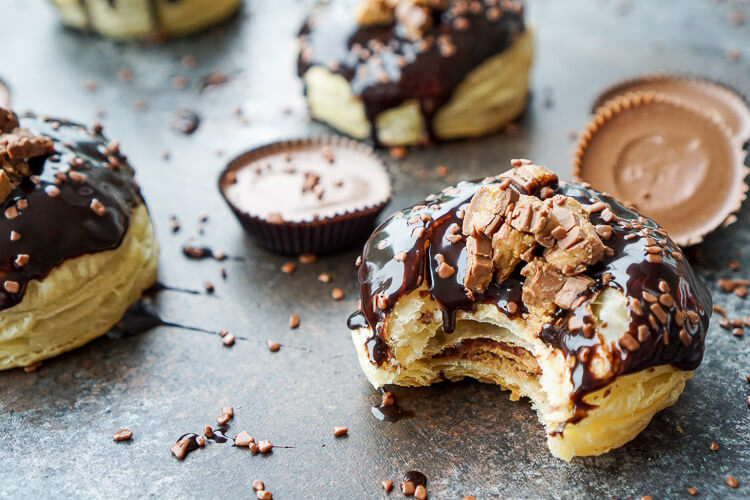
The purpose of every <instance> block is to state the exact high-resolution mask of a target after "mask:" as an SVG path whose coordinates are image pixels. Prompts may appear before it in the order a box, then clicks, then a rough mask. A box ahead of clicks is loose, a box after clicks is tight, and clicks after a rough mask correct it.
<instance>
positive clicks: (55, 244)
mask: <svg viewBox="0 0 750 500" xmlns="http://www.w3.org/2000/svg"><path fill="white" fill-rule="evenodd" d="M20 126H21V127H24V128H26V129H28V130H29V131H31V132H32V133H33V134H36V135H43V136H46V137H49V138H51V139H52V140H53V142H54V148H55V151H56V152H55V154H53V155H52V156H50V157H48V158H43V157H42V158H32V159H31V160H30V161H29V166H30V168H31V171H32V173H33V174H34V176H32V177H30V178H29V177H27V178H24V179H23V180H22V181H21V183H20V185H18V186H17V187H15V188H14V189H13V190H12V191H11V192H10V194H9V195H8V196H7V197H6V198H5V199H4V200H3V201H2V202H0V283H3V282H5V281H12V282H17V283H18V284H19V285H20V286H19V290H18V292H16V293H10V292H8V291H7V290H4V289H0V309H7V308H9V307H12V306H14V305H16V304H18V303H19V302H21V300H22V299H23V296H24V293H25V291H26V286H27V284H28V282H29V281H31V280H34V279H36V280H41V279H43V278H44V277H45V276H47V274H48V273H49V272H50V271H51V270H52V269H53V268H54V267H55V266H58V265H60V264H62V263H63V262H64V261H65V260H67V259H71V258H74V257H79V256H81V255H85V254H90V253H96V252H102V251H105V250H113V249H115V248H117V247H118V246H119V245H120V243H121V242H122V239H123V238H124V236H125V233H126V232H127V230H128V227H129V224H130V218H131V216H132V213H133V211H134V210H135V208H136V207H137V206H139V205H141V204H143V199H142V198H141V195H140V190H139V188H138V186H137V185H136V184H135V181H134V180H133V170H132V168H131V167H130V166H129V165H128V164H127V163H126V159H125V157H124V156H122V155H120V153H119V151H118V150H117V148H116V147H114V146H113V145H112V144H111V143H110V144H108V143H107V141H106V139H105V138H104V137H102V136H101V135H99V134H96V133H94V132H91V131H89V130H87V129H86V128H84V127H82V126H80V125H76V124H73V123H70V122H65V121H61V120H52V119H49V118H41V117H37V116H34V115H26V116H23V117H21V120H20ZM73 172H75V173H76V175H72V176H71V175H69V174H71V173H73ZM78 174H80V175H78ZM54 188H56V189H55V192H56V195H55V196H51V195H49V194H48V193H47V192H46V191H45V189H54ZM58 190H59V192H57V191H58ZM94 199H96V200H98V201H99V202H100V203H101V205H103V207H104V208H105V209H106V211H104V212H103V215H99V214H98V213H97V212H96V211H95V210H93V209H92V200H94ZM19 207H25V208H19ZM99 208H101V207H99ZM8 209H11V211H12V210H13V209H15V210H16V211H17V213H18V215H17V216H16V217H14V218H8V216H7V215H2V214H4V213H5V212H6V210H8ZM11 231H14V232H15V234H16V235H20V238H16V239H15V240H13V239H12V238H11V236H10V235H11ZM19 254H25V255H28V256H29V259H28V262H27V263H25V264H24V265H23V266H19V265H18V264H17V263H16V262H15V261H16V258H17V256H18V255H19Z"/></svg>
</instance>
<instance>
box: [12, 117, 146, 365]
mask: <svg viewBox="0 0 750 500" xmlns="http://www.w3.org/2000/svg"><path fill="white" fill-rule="evenodd" d="M19 122H20V123H19ZM0 132H2V134H0V167H2V169H1V170H0V198H2V201H0V214H1V215H0V329H2V330H3V336H2V338H1V339H0V369H6V368H11V367H14V366H27V365H29V364H31V363H35V362H37V361H39V360H42V359H46V358H49V357H52V356H55V355H57V354H60V353H62V352H65V351H68V350H70V349H73V348H75V347H78V346H80V345H83V344H84V343H86V342H88V341H90V340H92V339H93V338H95V337H97V336H99V335H102V334H103V333H105V332H107V331H108V330H109V329H110V328H111V327H112V326H114V325H115V324H116V323H117V322H118V321H119V320H120V318H121V317H122V315H123V313H124V312H125V310H126V309H127V308H128V307H129V306H130V305H131V304H132V303H133V302H134V301H136V300H137V299H138V298H139V297H140V296H141V293H142V292H143V291H144V290H145V289H147V288H148V287H149V286H151V285H152V284H153V283H154V281H155V279H156V266H157V261H158V244H157V242H156V239H155V236H154V230H153V226H152V225H151V221H150V218H149V215H148V210H147V209H146V206H145V204H144V201H143V198H142V197H141V193H140V189H139V187H138V185H137V184H136V182H135V180H134V178H133V174H134V172H133V169H132V168H131V167H130V165H129V164H128V162H127V159H126V157H125V156H124V155H123V154H121V153H120V150H119V144H118V143H117V141H107V139H105V138H104V137H103V136H102V135H101V130H100V129H96V130H88V129H86V128H85V127H83V126H81V125H77V124H75V123H71V122H68V121H65V120H58V119H52V118H46V117H41V116H37V115H33V114H27V115H25V116H23V117H21V119H20V120H17V118H16V115H15V114H13V113H12V112H11V111H10V110H7V109H5V108H0Z"/></svg>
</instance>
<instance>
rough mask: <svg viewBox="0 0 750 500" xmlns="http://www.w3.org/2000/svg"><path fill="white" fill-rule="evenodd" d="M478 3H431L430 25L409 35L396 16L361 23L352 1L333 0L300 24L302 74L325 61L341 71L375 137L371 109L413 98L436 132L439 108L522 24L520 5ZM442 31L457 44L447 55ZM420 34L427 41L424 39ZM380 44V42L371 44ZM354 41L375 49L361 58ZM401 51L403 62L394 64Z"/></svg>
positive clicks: (429, 128) (429, 127)
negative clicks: (461, 8) (490, 8)
mask: <svg viewBox="0 0 750 500" xmlns="http://www.w3.org/2000/svg"><path fill="white" fill-rule="evenodd" d="M480 5H481V4H480ZM481 7H482V8H481V10H479V11H477V12H474V11H472V10H471V9H465V12H462V13H460V15H457V12H456V10H454V9H447V10H439V9H435V10H433V27H432V28H431V29H430V30H429V31H428V32H427V33H426V34H425V36H424V37H423V39H422V40H417V41H412V40H410V39H409V38H408V37H406V36H405V34H404V33H403V28H402V27H401V26H400V25H397V24H391V25H387V26H366V27H361V26H359V25H358V24H357V22H356V20H355V16H354V12H353V9H352V4H351V2H346V1H340V0H334V1H333V2H332V3H331V4H330V5H328V6H326V7H325V8H323V9H319V10H316V11H315V12H313V14H312V15H311V16H310V18H309V19H308V20H307V21H306V22H305V24H304V25H303V27H302V29H301V30H300V33H299V38H300V42H301V43H300V45H301V47H302V51H301V52H300V56H299V60H298V72H299V75H300V76H304V74H305V73H306V72H307V71H308V70H309V69H310V68H312V67H313V66H323V67H328V69H329V70H331V71H332V72H333V73H336V74H339V75H341V76H343V77H344V78H346V80H347V81H349V83H350V86H351V89H352V92H353V93H354V94H355V95H357V96H358V97H359V98H360V99H361V100H362V103H363V104H364V108H365V115H366V116H367V119H368V120H369V121H370V123H371V125H372V127H371V130H372V140H373V141H374V142H375V143H376V144H378V143H379V141H378V137H377V130H376V127H375V119H376V117H377V116H378V115H379V114H380V113H382V112H383V111H386V110H388V109H391V108H395V107H397V106H399V105H401V104H403V103H404V102H405V101H408V100H413V99H416V100H417V101H418V102H419V108H420V111H421V113H422V116H423V117H424V122H425V125H426V127H427V132H428V133H429V135H430V137H431V138H432V139H435V134H434V131H433V127H432V123H433V119H434V117H435V114H436V112H437V111H438V109H440V107H441V106H442V105H443V104H445V103H446V102H447V101H448V100H449V99H450V97H451V96H452V95H453V92H454V90H455V89H456V87H458V85H459V84H460V83H461V82H462V81H463V80H464V78H466V76H468V74H469V73H470V72H471V71H472V70H473V69H474V68H476V67H477V66H479V65H480V64H481V63H483V62H484V61H486V60H487V59H488V58H490V57H492V56H494V55H496V54H499V53H500V52H502V51H504V50H505V49H507V48H508V47H509V46H510V45H511V44H512V43H513V41H514V40H515V39H516V37H517V36H518V34H519V33H521V32H523V31H524V29H525V25H524V19H523V9H513V8H508V7H507V6H506V2H499V3H498V6H497V8H499V9H500V10H501V15H500V17H499V18H497V19H495V20H490V19H489V17H488V15H487V12H486V10H485V7H484V5H481ZM457 17H461V18H465V19H466V20H468V22H469V26H468V28H466V29H463V30H461V29H457V28H456V27H455V26H454V21H455V20H456V18H457ZM444 36H445V37H449V38H450V40H451V42H452V44H453V45H454V46H455V49H456V50H455V53H454V54H452V55H451V56H450V57H445V56H443V55H441V52H440V48H439V47H438V44H437V43H434V41H435V39H436V38H437V37H444ZM425 41H427V42H425ZM423 42H424V43H427V44H428V47H427V48H424V47H421V45H422V44H423ZM380 44H382V50H378V51H372V48H373V47H375V46H380ZM355 46H360V47H363V48H366V49H368V50H371V52H373V55H372V56H371V57H369V58H365V59H363V58H362V57H361V56H360V55H358V51H356V50H352V49H353V48H355ZM308 56H309V57H308ZM402 57H403V58H405V64H404V65H403V66H399V60H401V58H402ZM376 59H379V60H380V61H381V62H382V64H379V63H377V62H376ZM332 62H333V63H335V64H334V65H333V66H331V63H332ZM331 68H333V69H331ZM365 68H366V69H365ZM381 68H382V70H383V71H385V73H386V74H387V76H388V79H387V81H385V82H383V81H381V80H380V79H379V78H378V75H379V73H380V70H381Z"/></svg>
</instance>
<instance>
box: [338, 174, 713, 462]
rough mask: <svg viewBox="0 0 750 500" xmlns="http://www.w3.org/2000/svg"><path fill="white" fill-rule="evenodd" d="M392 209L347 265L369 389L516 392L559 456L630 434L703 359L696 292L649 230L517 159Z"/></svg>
mask: <svg viewBox="0 0 750 500" xmlns="http://www.w3.org/2000/svg"><path fill="white" fill-rule="evenodd" d="M514 163H515V165H517V167H516V168H514V169H512V170H510V171H508V172H506V173H504V174H502V175H500V176H497V177H492V178H488V179H484V180H483V181H481V182H462V183H459V184H458V185H457V186H455V187H450V188H447V189H445V190H443V192H442V193H441V194H440V195H437V196H434V195H433V196H431V197H429V198H428V199H427V201H425V202H424V203H423V204H420V205H416V206H413V207H411V208H409V209H406V210H403V211H401V212H399V213H397V214H395V215H394V216H392V217H391V218H390V219H388V220H387V221H386V222H384V223H383V224H382V225H381V226H380V227H379V228H378V229H377V230H376V231H375V232H374V233H373V235H372V236H371V237H370V239H369V241H368V242H367V244H366V245H365V248H364V251H363V253H362V256H361V258H360V261H359V263H358V266H359V270H358V276H359V283H360V292H361V301H360V303H359V305H358V312H356V313H354V314H353V315H352V316H351V317H350V319H349V327H350V328H351V329H352V330H353V332H352V337H353V339H354V344H355V346H356V349H357V354H358V357H359V361H360V365H361V366H362V369H363V371H364V373H365V375H366V376H367V378H368V379H369V380H370V382H371V383H372V384H373V385H375V386H376V387H377V386H383V385H385V384H399V385H407V386H420V385H427V384H431V383H434V382H438V381H441V380H444V379H447V380H458V379H461V378H464V377H473V378H475V379H478V380H480V381H483V382H489V383H496V384H499V385H500V386H501V387H502V388H504V389H508V390H510V391H511V398H512V399H518V398H519V397H528V398H529V399H530V400H531V402H532V404H533V406H534V408H535V409H536V411H537V414H538V416H539V419H540V420H541V422H542V423H543V424H544V426H545V429H546V431H547V444H548V446H549V448H550V451H551V452H552V454H553V455H554V456H556V457H558V458H562V459H564V460H570V459H572V457H574V456H586V455H599V454H602V453H605V452H606V451H608V450H610V449H612V448H616V447H618V446H622V445H623V444H625V443H626V442H628V441H630V440H631V439H633V438H634V437H635V436H636V435H637V434H638V433H639V432H640V431H641V430H643V429H644V428H645V427H646V425H647V424H648V423H649V421H650V420H651V418H652V417H653V415H654V414H655V413H656V412H657V411H659V410H661V409H662V408H665V407H667V406H669V405H671V404H673V403H674V402H675V401H676V400H677V398H678V396H679V395H680V394H681V393H682V390H683V388H684V387H685V381H686V380H687V379H689V378H690V377H691V375H692V372H693V370H695V368H696V367H697V366H698V365H699V363H700V361H701V359H702V356H703V347H704V340H705V335H706V330H707V328H708V323H709V319H710V313H711V305H712V304H711V296H710V294H709V293H708V291H707V290H706V288H705V286H704V285H703V284H702V283H701V282H700V281H699V280H698V279H697V277H696V276H695V274H694V273H693V270H692V269H691V268H690V265H689V264H688V262H687V260H685V259H684V258H683V254H682V252H681V250H680V248H679V247H678V246H677V245H676V244H675V243H674V242H673V241H672V240H671V239H670V238H669V237H668V236H667V234H666V233H665V232H664V231H663V230H662V229H661V228H659V227H658V226H657V225H656V223H654V222H653V221H651V220H649V219H646V218H644V217H641V216H639V215H638V214H637V213H635V212H633V211H631V210H628V209H626V208H625V207H623V206H622V205H620V204H619V203H617V202H616V201H615V200H614V199H612V198H610V197H608V196H606V195H603V194H601V193H598V192H596V191H594V190H592V189H590V188H588V187H587V186H585V185H580V184H566V183H563V182H558V179H557V177H556V176H555V174H554V173H552V172H551V171H549V170H547V169H546V168H544V167H539V166H536V165H533V164H531V163H530V162H528V161H525V160H523V161H520V160H516V161H514Z"/></svg>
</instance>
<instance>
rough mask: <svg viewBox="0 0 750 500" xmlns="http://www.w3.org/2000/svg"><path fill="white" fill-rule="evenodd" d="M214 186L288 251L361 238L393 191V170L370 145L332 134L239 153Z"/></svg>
mask: <svg viewBox="0 0 750 500" xmlns="http://www.w3.org/2000/svg"><path fill="white" fill-rule="evenodd" d="M219 190H220V191H221V193H222V196H223V197H224V199H225V200H226V201H227V203H228V204H229V206H230V207H231V209H232V211H233V212H234V214H235V215H236V216H237V218H238V219H239V221H240V222H241V223H242V225H243V227H244V228H245V230H246V232H247V234H248V235H249V236H250V237H251V238H252V239H253V240H254V241H255V242H256V243H258V244H259V245H261V246H263V247H266V248H268V249H269V250H272V251H275V252H280V253H288V254H302V253H326V252H333V251H335V250H339V249H342V248H344V247H346V246H349V245H352V244H354V243H357V242H361V241H363V240H364V239H365V238H366V237H367V235H368V234H369V232H370V230H371V229H372V225H373V223H374V222H375V218H376V217H377V216H378V214H379V213H380V211H381V210H383V208H384V207H385V206H386V205H387V204H388V201H389V200H390V198H391V185H390V176H389V174H388V171H387V169H386V167H385V165H384V164H383V162H382V160H381V159H380V158H379V157H378V156H377V155H376V154H375V152H374V151H373V150H372V148H370V147H369V146H366V145H363V144H360V143H358V142H356V141H352V140H349V139H346V138H342V137H336V136H332V137H321V138H314V139H297V140H291V141H284V142H277V143H273V144H269V145H267V146H263V147H260V148H257V149H253V150H251V151H248V152H247V153H244V154H241V155H240V156H238V157H236V158H234V159H233V160H232V161H230V162H229V164H228V165H227V167H226V168H225V169H224V171H223V172H222V174H221V176H220V178H219Z"/></svg>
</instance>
